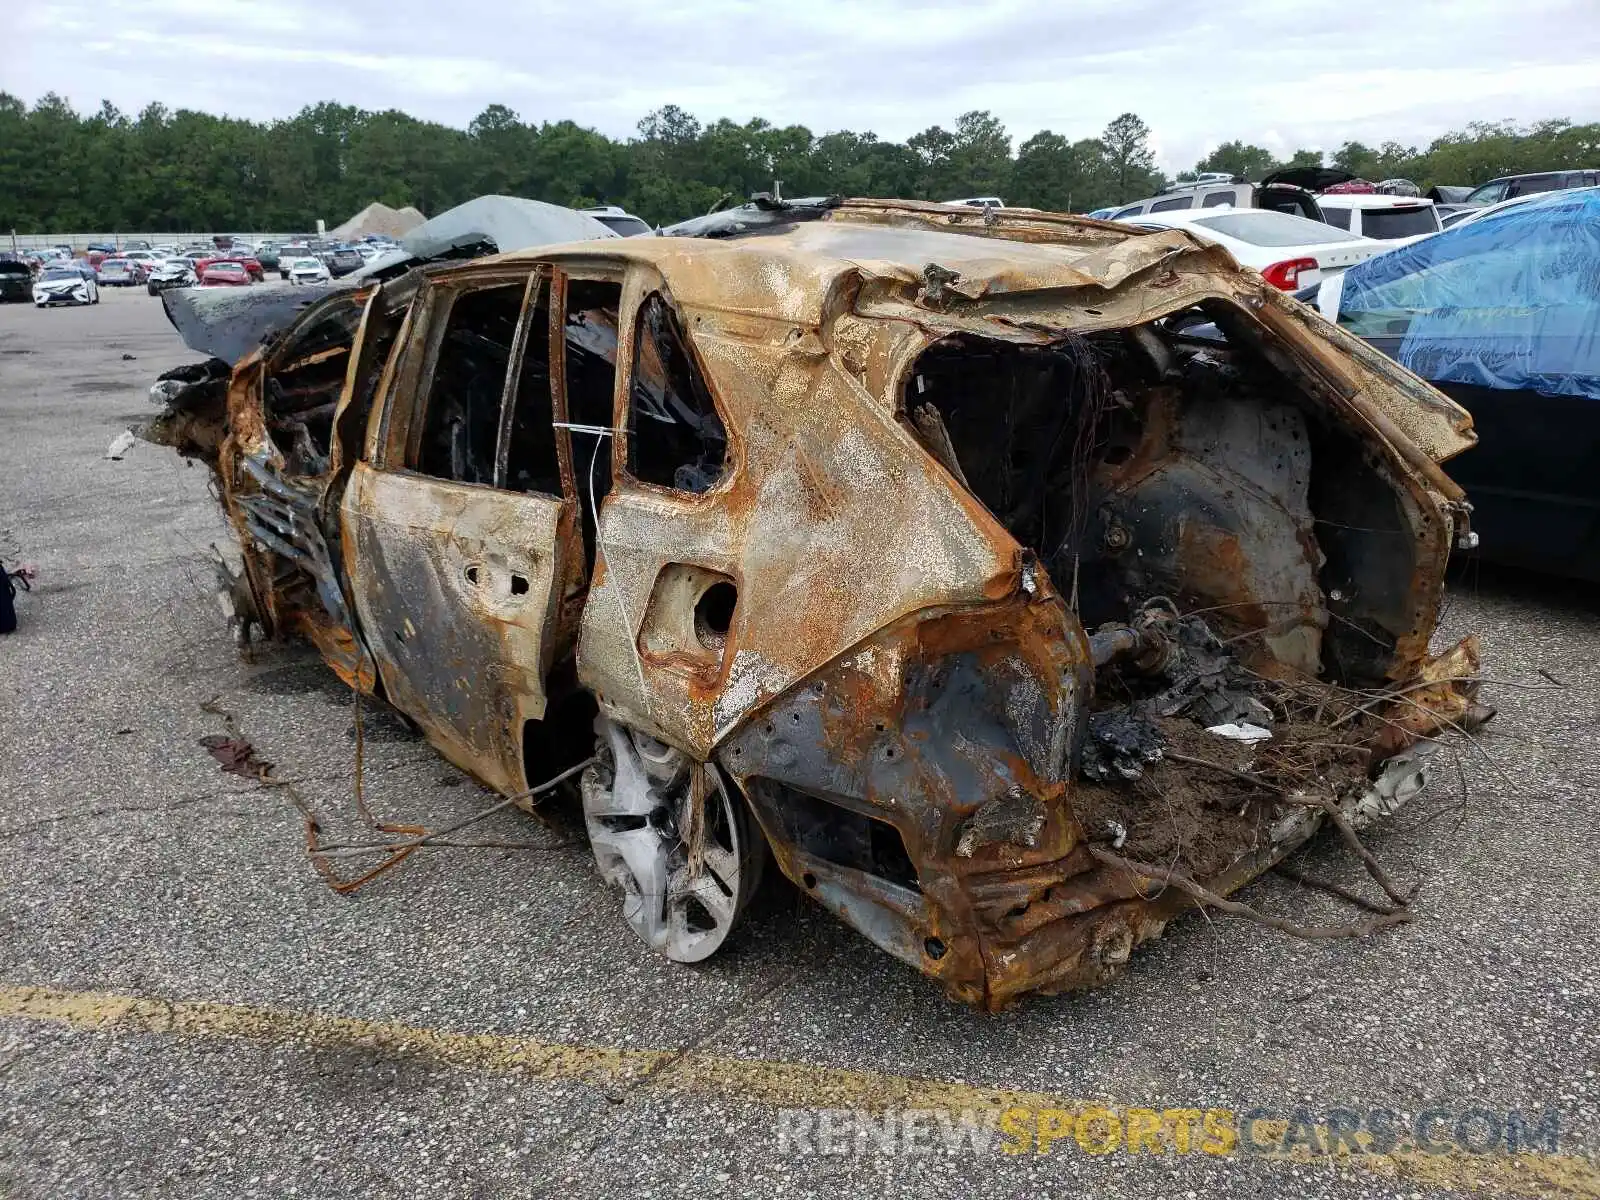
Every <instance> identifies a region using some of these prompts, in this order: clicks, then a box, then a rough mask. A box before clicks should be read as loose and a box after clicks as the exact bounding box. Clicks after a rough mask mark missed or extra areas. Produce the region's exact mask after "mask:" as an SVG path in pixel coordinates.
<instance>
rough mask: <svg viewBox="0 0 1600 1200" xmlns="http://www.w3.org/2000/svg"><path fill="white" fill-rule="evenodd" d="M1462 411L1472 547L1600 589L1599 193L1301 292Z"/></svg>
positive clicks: (1520, 212)
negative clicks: (1475, 543) (1470, 429)
mask: <svg viewBox="0 0 1600 1200" xmlns="http://www.w3.org/2000/svg"><path fill="white" fill-rule="evenodd" d="M1300 297H1301V298H1302V299H1304V300H1306V301H1308V302H1309V303H1313V304H1315V305H1316V307H1317V308H1318V310H1319V311H1321V313H1322V315H1323V316H1325V317H1327V318H1328V319H1329V320H1330V321H1334V322H1336V323H1337V324H1338V325H1339V326H1340V327H1341V328H1343V329H1346V330H1348V331H1349V332H1350V333H1353V334H1355V335H1356V336H1357V337H1360V338H1362V339H1364V340H1365V341H1367V342H1368V343H1370V344H1371V345H1372V346H1373V347H1374V348H1375V349H1377V350H1381V351H1382V352H1383V353H1384V354H1387V355H1388V356H1389V357H1390V358H1392V359H1394V360H1395V361H1397V362H1399V363H1400V364H1401V365H1402V366H1404V367H1407V368H1409V369H1410V370H1411V371H1413V372H1415V373H1416V374H1418V375H1420V376H1421V377H1422V378H1424V379H1426V380H1428V381H1429V382H1430V383H1432V384H1433V385H1434V386H1435V387H1437V388H1438V389H1439V390H1440V391H1442V392H1444V393H1445V395H1447V396H1449V397H1450V398H1451V399H1452V400H1454V401H1455V402H1456V403H1458V404H1460V405H1461V406H1462V407H1463V408H1465V409H1466V410H1467V411H1468V412H1470V413H1471V414H1472V422H1473V425H1474V427H1475V428H1476V429H1477V432H1478V445H1477V447H1476V448H1475V449H1472V450H1468V451H1467V452H1465V453H1464V454H1462V455H1461V457H1460V458H1458V459H1456V460H1455V462H1454V463H1452V464H1451V474H1452V475H1453V476H1454V477H1455V478H1456V480H1457V482H1459V483H1460V484H1461V485H1462V486H1463V487H1464V488H1466V490H1467V497H1468V499H1470V500H1471V501H1472V504H1473V507H1474V513H1473V517H1472V525H1473V528H1474V529H1475V530H1476V531H1477V533H1478V534H1479V536H1480V538H1481V539H1482V542H1481V547H1480V553H1481V554H1482V555H1483V557H1485V558H1487V559H1491V560H1493V561H1497V562H1502V563H1507V564H1510V565H1513V566H1523V567H1532V568H1536V569H1539V570H1546V571H1552V572H1555V573H1558V574H1562V575H1569V576H1574V577H1577V578H1582V579H1589V580H1595V581H1600V188H1585V189H1582V190H1578V191H1560V192H1555V193H1548V194H1544V195H1535V196H1531V197H1529V198H1527V199H1526V200H1523V201H1519V202H1513V203H1510V204H1506V205H1504V206H1503V207H1501V209H1500V210H1499V211H1497V212H1489V213H1487V214H1485V215H1484V216H1483V217H1481V218H1479V219H1478V220H1474V221H1470V222H1467V223H1465V224H1462V225H1459V226H1457V227H1456V228H1454V229H1447V230H1445V231H1444V232H1443V233H1441V234H1439V235H1438V236H1437V237H1431V238H1427V239H1426V240H1424V241H1420V242H1417V243H1415V244H1413V245H1410V246H1402V247H1399V248H1397V249H1395V250H1392V251H1390V252H1389V253H1386V254H1383V255H1381V256H1379V257H1377V258H1374V259H1372V260H1371V261H1370V262H1366V263H1363V264H1361V265H1360V266H1358V267H1354V268H1352V269H1351V270H1350V271H1348V272H1346V273H1345V274H1344V275H1343V276H1341V277H1339V278H1337V279H1330V280H1327V281H1324V282H1322V283H1321V284H1320V285H1319V286H1317V287H1312V288H1307V289H1306V290H1305V291H1304V292H1301V293H1300Z"/></svg>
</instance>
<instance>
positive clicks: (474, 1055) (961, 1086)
mask: <svg viewBox="0 0 1600 1200" xmlns="http://www.w3.org/2000/svg"><path fill="white" fill-rule="evenodd" d="M0 1019H12V1020H25V1021H42V1022H50V1023H55V1024H62V1025H67V1026H69V1027H71V1028H74V1029H88V1030H105V1031H111V1032H116V1033H146V1034H164V1035H168V1036H172V1037H176V1038H228V1039H239V1040H244V1041H251V1042H262V1043H267V1044H272V1045H285V1044H288V1045H299V1046H303V1047H306V1048H313V1047H328V1048H341V1049H348V1048H360V1049H367V1050H370V1051H372V1052H374V1053H383V1054H395V1055H414V1056H417V1057H419V1058H423V1059H426V1060H428V1061H430V1062H434V1063H437V1064H439V1065H441V1066H447V1067H455V1068H459V1069H462V1070H469V1071H489V1072H511V1071H515V1072H519V1073H520V1074H522V1075H523V1076H524V1077H525V1078H531V1079H535V1080H549V1081H552V1082H573V1083H582V1084H588V1085H591V1086H594V1087H597V1088H600V1089H603V1090H605V1091H606V1092H608V1093H609V1094H613V1095H614V1094H615V1093H616V1092H617V1091H618V1090H619V1089H620V1090H626V1089H628V1088H630V1087H636V1086H649V1087H651V1088H658V1089H662V1090H666V1091H677V1092H695V1093H699V1094H703V1095H707V1096H711V1097H716V1098H722V1099H725V1100H730V1101H736V1102H737V1101H742V1102H746V1103H753V1104H760V1105H767V1106H772V1107H775V1108H807V1109H854V1110H864V1111H867V1112H874V1113H882V1112H887V1111H903V1110H910V1109H918V1110H940V1109H942V1110H945V1111H947V1112H950V1113H954V1114H962V1113H964V1112H973V1113H980V1114H981V1113H985V1112H988V1113H995V1112H1004V1111H1005V1110H1015V1109H1023V1110H1030V1111H1031V1112H1035V1113H1044V1112H1050V1113H1053V1114H1074V1113H1081V1112H1085V1111H1093V1112H1096V1113H1101V1112H1106V1111H1107V1105H1106V1103H1105V1102H1104V1101H1096V1100H1082V1099H1072V1098H1068V1097H1064V1096H1059V1095H1053V1094H1051V1093H1046V1092H1036V1091H1019V1090H1013V1089H1008V1088H993V1087H981V1086H976V1085H973V1084H968V1083H962V1082H960V1081H956V1080H941V1079H926V1078H919V1077H916V1076H910V1075H892V1074H887V1073H884V1072H879V1071H869V1070H856V1069H850V1068H844V1067H827V1066H818V1065H814V1064H809V1063H799V1062H783V1061H771V1060H764V1059H752V1058H735V1057H731V1056H728V1055H720V1054H712V1053H707V1052H705V1051H700V1050H690V1051H677V1050H633V1049H627V1048H624V1047H619V1046H604V1045H586V1044H582V1043H565V1042H546V1041H541V1040H539V1039H536V1038H526V1037H516V1036H511V1035H507V1034H493V1033H459V1032H452V1031H448V1030H440V1029H430V1028H427V1027H424V1026H418V1025H407V1024H403V1023H401V1022H398V1021H375V1020H366V1019H362V1018H359V1017H337V1016H328V1015H326V1014H323V1013H315V1012H302V1011H298V1010H295V1009H285V1008H264V1007H256V1006H253V1005H245V1004H224V1003H217V1002H213V1001H208V1000H163V999H157V998H150V997H145V996H132V995H126V994H122V993H116V992H97V991H69V990H64V989H60V988H48V987H13V986H4V985H0ZM1112 1111H1115V1110H1112ZM1121 1111H1123V1112H1129V1111H1143V1110H1129V1109H1123V1110H1121ZM1281 1124H1282V1123H1281V1122H1280V1123H1279V1125H1280V1128H1279V1129H1278V1130H1277V1131H1276V1136H1281V1135H1282V1129H1281ZM1262 1128H1263V1129H1264V1130H1267V1131H1268V1132H1269V1134H1271V1132H1272V1127H1271V1125H1270V1123H1265V1122H1264V1123H1263V1125H1262ZM1319 1132H1320V1133H1322V1134H1323V1135H1324V1136H1325V1135H1326V1133H1327V1131H1326V1129H1320V1130H1319ZM1305 1149H1306V1148H1305V1147H1296V1148H1295V1152H1294V1153H1293V1154H1284V1153H1279V1154H1276V1155H1274V1156H1272V1157H1270V1158H1261V1159H1251V1160H1250V1161H1252V1162H1263V1163H1270V1164H1279V1165H1288V1164H1291V1163H1293V1164H1299V1165H1309V1164H1323V1163H1326V1164H1327V1165H1328V1166H1330V1167H1331V1166H1338V1167H1341V1168H1346V1169H1353V1170H1358V1171H1362V1172H1365V1173H1368V1174H1374V1175H1379V1176H1384V1177H1387V1178H1391V1179H1395V1180H1404V1181H1407V1182H1410V1183H1412V1184H1415V1185H1420V1186H1423V1187H1429V1188H1439V1189H1454V1190H1457V1191H1464V1192H1467V1193H1469V1194H1473V1195H1489V1194H1493V1195H1504V1196H1540V1197H1546V1196H1551V1197H1581V1198H1583V1200H1600V1166H1597V1165H1596V1164H1595V1163H1593V1162H1591V1161H1590V1160H1588V1159H1586V1158H1582V1157H1579V1156H1576V1155H1571V1154H1560V1153H1543V1152H1536V1153H1519V1154H1515V1155H1513V1154H1504V1153H1494V1154H1468V1153H1466V1152H1464V1151H1461V1150H1459V1149H1452V1150H1450V1151H1448V1152H1446V1153H1442V1154H1431V1153H1426V1152H1424V1151H1422V1150H1419V1149H1406V1148H1398V1149H1396V1150H1393V1151H1391V1152H1390V1153H1387V1154H1372V1153H1368V1154H1353V1153H1350V1152H1349V1151H1348V1150H1343V1149H1341V1151H1340V1152H1339V1153H1337V1154H1335V1155H1332V1156H1326V1155H1319V1156H1312V1155H1311V1154H1309V1153H1306V1152H1305ZM1074 1150H1076V1146H1075V1144H1074V1143H1073V1142H1072V1139H1071V1138H1070V1136H1069V1137H1068V1138H1066V1139H1065V1140H1064V1141H1063V1142H1062V1143H1061V1145H1060V1148H1059V1149H1057V1150H1056V1153H1063V1152H1070V1151H1074Z"/></svg>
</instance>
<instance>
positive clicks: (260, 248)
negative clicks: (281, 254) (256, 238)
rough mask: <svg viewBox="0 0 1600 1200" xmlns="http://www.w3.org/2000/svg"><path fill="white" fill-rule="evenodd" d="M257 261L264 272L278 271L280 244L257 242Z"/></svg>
mask: <svg viewBox="0 0 1600 1200" xmlns="http://www.w3.org/2000/svg"><path fill="white" fill-rule="evenodd" d="M255 260H256V261H257V262H258V263H260V264H261V269H262V270H263V271H276V270H277V269H278V243H277V242H257V243H256V247H255Z"/></svg>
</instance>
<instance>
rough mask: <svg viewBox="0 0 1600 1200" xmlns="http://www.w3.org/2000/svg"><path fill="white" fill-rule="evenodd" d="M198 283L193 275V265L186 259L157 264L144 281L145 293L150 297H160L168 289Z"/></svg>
mask: <svg viewBox="0 0 1600 1200" xmlns="http://www.w3.org/2000/svg"><path fill="white" fill-rule="evenodd" d="M197 282H198V277H197V276H196V275H195V271H194V263H193V261H192V260H191V259H187V258H169V259H167V261H166V262H163V263H159V264H157V266H156V268H155V270H153V271H151V272H150V277H149V278H148V279H147V280H145V285H144V286H145V291H147V292H149V293H150V294H151V295H152V296H157V295H160V294H161V293H162V292H164V291H166V290H167V289H168V288H176V287H193V286H194V285H195V283H197Z"/></svg>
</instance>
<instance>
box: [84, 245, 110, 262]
mask: <svg viewBox="0 0 1600 1200" xmlns="http://www.w3.org/2000/svg"><path fill="white" fill-rule="evenodd" d="M83 250H84V254H83V256H84V257H85V258H86V259H88V260H89V265H90V266H94V267H98V266H99V265H100V264H101V263H102V262H104V261H105V260H106V259H108V258H110V257H112V256H113V255H115V254H116V253H117V247H116V246H115V245H113V244H112V243H110V242H90V243H89V244H88V245H87V246H85V247H84V248H83Z"/></svg>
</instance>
